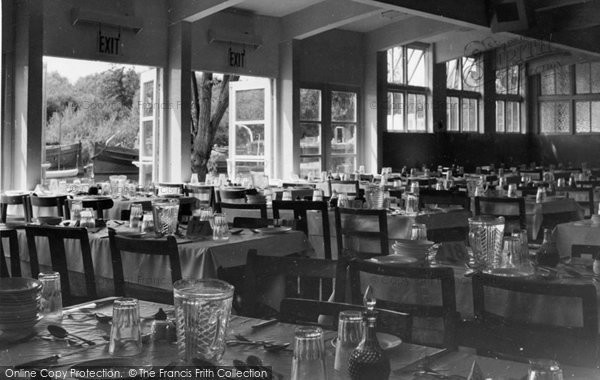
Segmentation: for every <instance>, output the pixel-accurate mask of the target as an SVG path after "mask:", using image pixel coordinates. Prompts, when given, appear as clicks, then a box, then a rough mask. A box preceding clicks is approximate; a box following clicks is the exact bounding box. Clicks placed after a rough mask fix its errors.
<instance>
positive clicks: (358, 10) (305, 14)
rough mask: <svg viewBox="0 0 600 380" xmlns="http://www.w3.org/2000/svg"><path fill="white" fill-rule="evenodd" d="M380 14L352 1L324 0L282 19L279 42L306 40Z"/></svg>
mask: <svg viewBox="0 0 600 380" xmlns="http://www.w3.org/2000/svg"><path fill="white" fill-rule="evenodd" d="M381 12H382V10H381V9H380V8H378V7H373V6H370V5H365V4H360V3H355V2H352V1H347V0H326V1H323V2H321V3H317V4H314V5H311V6H310V7H306V8H304V9H301V10H299V11H297V12H294V13H292V14H289V15H287V16H285V17H283V18H282V20H281V25H282V29H283V32H282V38H281V41H289V40H292V39H300V40H301V39H304V38H308V37H311V36H314V35H316V34H320V33H323V32H326V31H328V30H331V29H336V28H339V27H341V26H344V25H346V24H349V23H352V22H354V21H358V20H361V19H363V18H367V17H371V16H373V15H378V14H380V13H381Z"/></svg>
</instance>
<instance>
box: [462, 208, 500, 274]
mask: <svg viewBox="0 0 600 380" xmlns="http://www.w3.org/2000/svg"><path fill="white" fill-rule="evenodd" d="M503 241H504V218H503V217H501V216H499V217H493V216H486V215H483V216H476V217H473V218H469V245H470V247H471V249H472V250H473V260H474V262H475V267H477V268H481V269H491V268H499V267H500V264H501V262H502V260H501V257H502V256H501V255H502V249H503Z"/></svg>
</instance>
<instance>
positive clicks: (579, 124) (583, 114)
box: [575, 102, 590, 133]
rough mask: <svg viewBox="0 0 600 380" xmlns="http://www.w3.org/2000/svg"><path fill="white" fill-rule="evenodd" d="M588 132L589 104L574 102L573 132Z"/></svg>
mask: <svg viewBox="0 0 600 380" xmlns="http://www.w3.org/2000/svg"><path fill="white" fill-rule="evenodd" d="M589 131H590V102H575V132H577V133H588V132H589Z"/></svg>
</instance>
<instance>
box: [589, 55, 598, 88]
mask: <svg viewBox="0 0 600 380" xmlns="http://www.w3.org/2000/svg"><path fill="white" fill-rule="evenodd" d="M590 71H591V74H592V79H591V83H592V92H593V93H594V94H600V62H592V64H591V69H590Z"/></svg>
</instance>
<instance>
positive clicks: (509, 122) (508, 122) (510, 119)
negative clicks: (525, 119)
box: [506, 102, 513, 132]
mask: <svg viewBox="0 0 600 380" xmlns="http://www.w3.org/2000/svg"><path fill="white" fill-rule="evenodd" d="M512 113H513V109H512V107H511V106H510V102H506V132H512V130H513V125H512V123H513V114H512Z"/></svg>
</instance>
